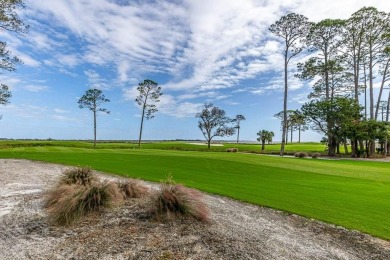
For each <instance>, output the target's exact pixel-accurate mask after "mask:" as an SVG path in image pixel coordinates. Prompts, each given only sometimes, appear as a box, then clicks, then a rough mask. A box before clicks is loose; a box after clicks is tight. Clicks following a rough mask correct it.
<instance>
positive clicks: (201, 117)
mask: <svg viewBox="0 0 390 260" xmlns="http://www.w3.org/2000/svg"><path fill="white" fill-rule="evenodd" d="M195 117H197V118H198V127H199V129H200V131H201V132H202V134H203V136H204V138H205V139H206V141H207V147H208V149H210V145H211V140H212V139H213V138H214V137H216V136H218V137H224V136H231V135H234V134H235V132H236V130H237V144H238V142H239V136H240V122H241V121H244V120H245V117H244V116H243V115H236V117H235V118H234V119H231V118H229V117H228V116H226V112H225V110H223V109H221V108H219V107H216V106H214V105H213V104H210V103H206V104H205V105H204V108H203V110H202V111H201V112H200V113H197V114H196V115H195ZM257 135H258V136H259V137H258V138H257V141H259V142H261V151H264V148H265V143H266V142H268V143H270V142H272V138H273V137H274V135H275V134H274V132H272V131H267V130H260V131H259V132H258V133H257Z"/></svg>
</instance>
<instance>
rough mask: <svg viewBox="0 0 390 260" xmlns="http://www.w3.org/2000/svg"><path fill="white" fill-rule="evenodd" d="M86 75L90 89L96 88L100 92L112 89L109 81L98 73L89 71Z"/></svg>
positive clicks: (85, 72)
mask: <svg viewBox="0 0 390 260" xmlns="http://www.w3.org/2000/svg"><path fill="white" fill-rule="evenodd" d="M84 74H85V75H86V76H87V78H88V82H89V86H90V88H96V89H100V90H107V89H110V85H109V84H108V82H107V80H106V79H104V78H102V77H101V76H100V74H99V73H97V72H96V71H94V70H91V69H89V70H86V71H84Z"/></svg>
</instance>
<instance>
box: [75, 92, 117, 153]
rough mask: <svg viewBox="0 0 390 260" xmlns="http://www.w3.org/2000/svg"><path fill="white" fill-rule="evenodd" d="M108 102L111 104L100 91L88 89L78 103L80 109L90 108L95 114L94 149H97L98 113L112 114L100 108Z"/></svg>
mask: <svg viewBox="0 0 390 260" xmlns="http://www.w3.org/2000/svg"><path fill="white" fill-rule="evenodd" d="M106 102H110V100H109V99H107V98H106V97H105V96H104V95H103V93H102V91H101V90H99V89H88V90H87V91H86V92H85V94H84V95H83V96H82V97H81V98H80V99H79V101H78V104H79V108H88V109H89V110H91V111H92V112H93V147H96V116H97V112H104V113H107V114H109V113H110V111H108V110H107V109H105V108H100V106H101V105H102V104H103V103H106Z"/></svg>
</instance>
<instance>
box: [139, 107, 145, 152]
mask: <svg viewBox="0 0 390 260" xmlns="http://www.w3.org/2000/svg"><path fill="white" fill-rule="evenodd" d="M145 107H146V103H144V105H143V107H142V116H141V126H140V128H139V137H138V148H141V138H142V128H143V125H144V116H145Z"/></svg>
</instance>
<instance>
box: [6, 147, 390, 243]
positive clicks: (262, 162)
mask: <svg viewBox="0 0 390 260" xmlns="http://www.w3.org/2000/svg"><path fill="white" fill-rule="evenodd" d="M0 158H24V159H32V160H40V161H47V162H54V163H62V164H67V165H87V166H90V167H92V168H94V169H97V170H100V171H105V172H109V173H114V174H118V175H123V176H129V177H135V178H142V179H145V180H150V181H160V180H162V179H164V178H165V177H166V175H168V174H169V173H172V174H173V177H174V179H175V180H176V181H177V182H180V183H183V184H185V185H186V186H189V187H194V188H198V189H200V190H203V191H207V192H210V193H215V194H220V195H224V196H229V197H232V198H235V199H239V200H242V201H247V202H250V203H254V204H258V205H263V206H267V207H272V208H276V209H281V210H284V211H288V212H292V213H296V214H299V215H303V216H306V217H310V218H315V219H319V220H323V221H326V222H330V223H335V224H337V225H342V226H344V227H347V228H350V229H357V230H360V231H363V232H366V233H370V234H372V235H374V236H377V237H381V238H384V239H388V240H390V225H389V216H390V164H389V163H381V162H365V161H349V160H335V161H334V160H313V159H297V158H279V157H271V156H263V155H256V154H239V153H217V152H214V153H204V152H196V151H186V152H183V151H166V150H156V149H145V148H144V149H140V150H139V149H89V148H77V147H64V146H62V147H60V146H35V147H34V146H30V147H18V148H8V149H0Z"/></svg>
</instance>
